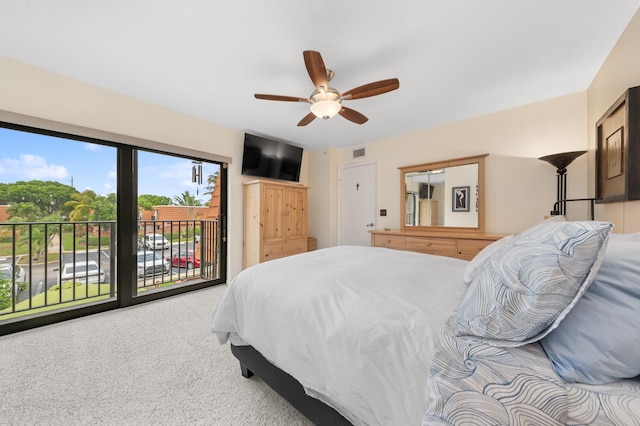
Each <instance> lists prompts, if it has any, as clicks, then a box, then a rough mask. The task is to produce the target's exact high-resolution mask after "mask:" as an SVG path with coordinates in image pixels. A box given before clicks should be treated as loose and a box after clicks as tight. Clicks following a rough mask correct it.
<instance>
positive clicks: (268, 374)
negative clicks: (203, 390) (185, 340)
mask: <svg viewBox="0 0 640 426" xmlns="http://www.w3.org/2000/svg"><path fill="white" fill-rule="evenodd" d="M231 352H232V353H233V355H234V356H235V357H236V358H238V361H240V370H241V371H242V375H243V376H244V377H247V378H248V377H251V376H252V375H254V374H255V375H256V376H258V377H259V378H260V379H261V380H262V381H263V382H265V383H266V384H267V385H269V387H271V389H273V390H274V391H276V392H277V393H278V394H279V395H280V396H282V397H283V398H284V399H285V400H287V401H288V402H289V403H290V404H291V405H293V406H294V407H295V408H296V409H297V410H298V411H300V413H302V414H303V415H304V416H305V417H306V418H308V419H309V420H311V421H312V422H313V423H314V424H316V425H331V426H334V425H351V422H349V421H348V420H347V419H345V418H344V417H342V416H341V415H340V414H339V413H338V412H337V411H336V410H335V409H334V408H332V407H330V406H328V405H326V404H325V403H323V402H322V401H320V400H319V399H316V398H312V397H310V396H309V395H307V394H306V393H305V391H304V388H303V387H302V385H301V384H300V382H298V381H297V380H296V379H294V378H293V376H291V375H289V374H287V373H285V372H284V371H282V370H280V369H279V368H278V367H276V366H275V365H273V364H271V363H270V362H269V361H267V360H266V359H265V358H264V357H263V356H262V354H261V353H260V352H258V351H257V350H256V349H255V348H253V347H252V346H234V345H231Z"/></svg>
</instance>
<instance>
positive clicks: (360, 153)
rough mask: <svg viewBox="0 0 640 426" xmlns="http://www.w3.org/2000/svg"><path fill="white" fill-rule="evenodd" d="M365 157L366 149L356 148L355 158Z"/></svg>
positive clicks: (354, 151)
mask: <svg viewBox="0 0 640 426" xmlns="http://www.w3.org/2000/svg"><path fill="white" fill-rule="evenodd" d="M364 156H365V150H364V148H356V149H354V150H353V158H362V157H364Z"/></svg>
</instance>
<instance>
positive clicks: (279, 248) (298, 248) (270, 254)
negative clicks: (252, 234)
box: [261, 238, 307, 262]
mask: <svg viewBox="0 0 640 426" xmlns="http://www.w3.org/2000/svg"><path fill="white" fill-rule="evenodd" d="M263 250H264V251H263V252H262V259H261V261H263V262H264V261H267V260H271V259H279V258H281V257H286V256H291V255H294V254H298V253H304V252H306V251H307V239H306V238H305V239H302V238H300V239H297V240H291V241H287V242H286V243H265V244H264V249H263Z"/></svg>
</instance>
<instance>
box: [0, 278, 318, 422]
mask: <svg viewBox="0 0 640 426" xmlns="http://www.w3.org/2000/svg"><path fill="white" fill-rule="evenodd" d="M225 288H226V286H217V287H214V288H209V289H205V290H200V291H195V292H192V293H189V294H185V295H180V296H176V297H173V298H169V299H165V300H160V301H156V302H152V303H147V304H144V305H140V306H135V307H131V308H126V309H119V310H116V311H111V312H107V313H102V314H98V315H93V316H89V317H85V318H81V319H77V320H73V321H67V322H65V323H61V324H56V325H52V326H47V327H42V328H39V329H35V330H30V331H26V332H22V333H17V334H14V335H9V336H4V337H0V425H11V426H16V425H310V424H311V423H310V422H309V421H308V420H306V419H305V418H304V417H303V416H302V415H301V414H300V413H298V412H297V411H296V410H295V409H294V408H292V407H291V406H290V405H289V404H288V403H287V402H286V401H284V400H283V399H282V398H280V396H278V395H277V394H276V393H274V392H273V391H272V390H271V389H270V388H269V387H268V386H267V385H265V384H264V383H262V382H261V381H260V380H259V379H257V378H256V377H252V378H251V379H246V378H244V377H242V376H241V374H240V368H239V365H238V362H237V360H236V359H235V358H234V357H233V355H232V354H231V352H230V350H229V347H228V345H225V346H220V345H218V343H217V341H216V339H215V338H214V337H213V336H212V335H211V333H210V324H211V318H212V315H213V310H214V307H215V305H216V303H217V300H218V298H219V297H220V295H221V294H222V292H223V291H224V290H225Z"/></svg>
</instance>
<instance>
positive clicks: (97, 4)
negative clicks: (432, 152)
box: [0, 0, 640, 151]
mask: <svg viewBox="0 0 640 426" xmlns="http://www.w3.org/2000/svg"><path fill="white" fill-rule="evenodd" d="M639 7H640V0H616V1H608V0H482V1H480V0H445V1H437V2H436V1H429V0H409V1H393V2H392V1H390V0H352V1H349V0H341V1H337V0H325V1H321V2H311V1H305V0H278V1H266V0H235V1H234V0H181V1H178V0H103V1H99V0H55V1H52V0H21V1H18V0H3V1H2V2H0V55H3V56H6V57H9V58H13V59H16V60H19V61H23V62H26V63H29V64H33V65H36V66H38V67H41V68H44V69H47V70H51V71H55V72H57V73H60V74H64V75H67V76H69V77H73V78H76V79H78V80H82V81H85V82H88V83H91V84H94V85H97V86H101V87H104V88H107V89H111V90H113V91H116V92H120V93H124V94H127V95H130V96H132V97H135V98H139V99H142V100H145V101H148V102H151V103H154V104H158V105H162V106H164V107H167V108H170V109H173V110H176V111H180V112H183V113H186V114H190V115H193V116H196V117H199V118H202V119H205V120H208V121H211V122H214V123H217V124H221V125H224V126H227V127H230V128H234V129H239V130H242V131H246V132H249V133H255V134H258V135H262V136H268V137H272V138H275V139H280V140H284V141H289V142H292V143H294V144H297V145H300V146H303V147H305V148H306V149H308V150H312V151H313V150H319V149H324V148H328V147H347V146H357V145H362V144H365V143H367V142H371V141H374V140H379V139H383V138H388V137H392V136H396V135H400V134H406V133H410V132H413V131H416V130H419V129H424V128H429V127H434V126H438V125H442V124H445V123H450V122H454V121H458V120H462V119H465V118H469V117H473V116H478V115H482V114H486V113H490V112H494V111H499V110H503V109H507V108H511V107H514V106H518V105H524V104H528V103H531V102H536V101H540V100H544V99H549V98H553V97H556V96H561V95H565V94H568V93H573V92H577V91H582V90H585V89H587V87H588V85H589V83H590V82H591V81H592V79H593V77H594V76H595V74H596V72H597V71H598V69H599V68H600V66H601V65H602V63H603V62H604V60H605V59H606V57H607V54H608V53H609V52H610V50H611V49H612V47H613V46H614V44H615V42H616V40H617V39H618V38H619V36H620V35H621V34H622V31H623V30H624V28H625V27H626V25H627V24H628V23H629V21H630V20H631V18H632V16H633V15H634V13H636V11H637V10H638V8H639ZM303 50H317V51H319V52H320V53H321V54H322V57H323V59H324V62H325V64H326V66H327V68H330V69H332V70H333V71H334V72H335V77H334V79H333V80H332V86H333V87H335V88H336V89H338V90H339V91H342V92H344V91H346V90H349V89H352V88H354V87H356V86H360V85H363V84H366V83H370V82H373V81H378V80H383V79H387V78H393V77H397V78H398V79H399V80H400V88H399V89H398V90H396V91H393V92H389V93H386V94H383V95H379V96H376V97H372V98H367V99H360V100H352V101H345V105H346V106H348V107H350V108H352V109H355V110H357V111H359V112H361V113H362V114H364V115H366V116H367V117H369V121H368V122H367V123H365V124H364V125H357V124H354V123H351V122H349V121H347V120H345V119H344V118H342V117H340V116H336V117H334V118H333V119H331V120H327V121H323V120H319V119H316V120H314V121H313V122H312V123H311V124H309V125H308V126H306V127H297V126H296V124H297V123H298V121H299V120H300V119H301V118H302V117H303V116H304V115H306V114H307V113H308V104H305V103H294V102H276V101H264V100H257V99H255V98H254V97H253V94H254V93H268V94H277V95H288V96H297V97H308V96H309V95H310V94H311V92H312V91H313V89H314V87H313V84H312V83H311V80H310V79H309V76H308V74H307V71H306V68H305V66H304V62H303V57H302V52H303Z"/></svg>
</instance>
